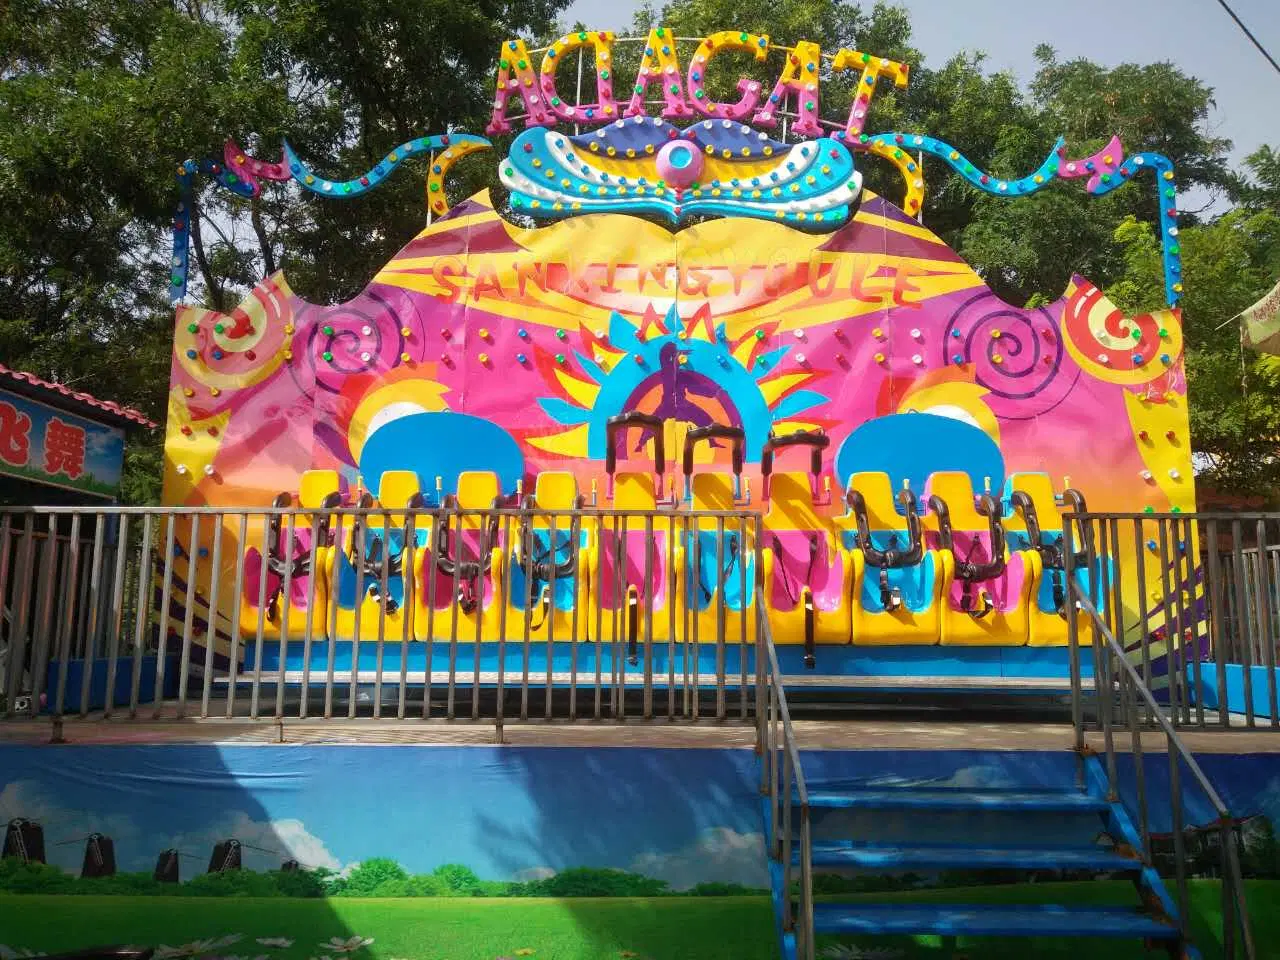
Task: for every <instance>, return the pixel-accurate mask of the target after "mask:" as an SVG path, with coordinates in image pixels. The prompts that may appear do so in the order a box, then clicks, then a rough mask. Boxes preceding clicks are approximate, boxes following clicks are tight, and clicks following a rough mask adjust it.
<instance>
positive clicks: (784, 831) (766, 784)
mask: <svg viewBox="0 0 1280 960" xmlns="http://www.w3.org/2000/svg"><path fill="white" fill-rule="evenodd" d="M756 569H757V570H759V569H760V567H759V564H757V566H756ZM757 595H761V594H760V593H759V589H758V591H757ZM757 622H758V624H759V629H758V631H757V634H756V665H757V669H756V696H757V699H756V748H757V750H758V752H759V753H760V770H761V772H760V792H761V793H762V794H764V795H766V796H767V797H768V800H769V820H768V823H766V824H765V829H766V831H767V832H768V835H767V836H766V838H765V839H766V842H767V843H768V844H769V856H770V857H772V858H773V859H775V860H777V861H778V863H779V864H780V866H781V869H782V929H783V933H784V935H785V934H786V933H788V932H793V933H794V936H795V943H796V953H795V956H796V960H814V955H815V954H814V951H815V945H814V942H813V941H814V932H813V837H812V833H811V829H810V815H809V790H808V787H807V786H806V785H805V781H804V770H803V768H802V767H801V765H800V748H799V746H798V745H797V743H796V733H795V728H794V727H793V726H792V724H791V711H790V710H789V709H788V707H787V696H786V691H785V689H784V687H783V682H782V668H781V667H780V666H779V665H778V652H777V650H776V649H775V648H774V645H773V633H772V631H771V630H770V628H769V618H768V617H765V616H759V617H757ZM762 703H763V704H764V708H763V709H761V704H762ZM779 760H781V763H779ZM796 818H798V820H799V831H798V832H799V837H800V856H799V874H800V875H799V878H798V880H799V900H800V906H799V911H798V914H793V911H792V907H791V885H792V883H793V881H795V880H796V879H797V878H796V877H795V867H793V866H792V863H791V859H792V857H791V853H792V845H793V843H794V836H795V834H796V832H797V831H796V829H795V820H796Z"/></svg>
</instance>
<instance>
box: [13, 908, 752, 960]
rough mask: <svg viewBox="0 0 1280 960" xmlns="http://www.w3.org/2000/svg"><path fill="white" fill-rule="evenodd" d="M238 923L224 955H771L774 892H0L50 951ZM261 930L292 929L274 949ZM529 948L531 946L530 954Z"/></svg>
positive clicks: (197, 932)
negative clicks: (347, 951) (348, 950)
mask: <svg viewBox="0 0 1280 960" xmlns="http://www.w3.org/2000/svg"><path fill="white" fill-rule="evenodd" d="M235 933H238V934H243V938H242V939H241V940H240V941H239V942H238V943H235V944H231V945H228V946H225V947H222V948H221V949H219V950H218V951H217V952H218V953H219V954H220V955H233V956H241V957H255V956H259V955H263V954H265V955H267V956H268V957H270V958H271V960H309V958H311V957H319V956H325V955H328V956H331V957H333V958H334V960H340V958H339V955H338V954H337V953H335V951H333V950H331V949H325V948H324V947H323V946H322V944H323V943H325V942H327V941H328V940H329V939H330V938H331V937H342V938H348V937H352V936H357V935H358V936H361V937H372V938H373V943H372V944H371V945H370V946H368V947H366V948H363V949H361V950H358V951H356V952H355V953H353V954H351V955H350V960H494V958H497V957H510V958H513V960H514V958H516V957H525V956H527V957H531V958H533V960H624V958H628V957H634V958H637V960H774V958H775V957H776V955H777V942H776V937H775V935H774V926H773V912H772V909H771V908H770V905H769V900H768V898H767V897H724V898H720V897H662V898H655V899H643V898H634V899H633V898H613V897H609V898H603V897H602V898H592V899H577V900H551V899H545V900H544V899H513V898H493V899H465V898H457V899H455V898H444V897H420V898H413V899H403V900H380V899H369V900H364V899H356V898H347V897H344V898H335V899H332V900H292V899H283V898H272V899H252V898H236V897H228V898H222V897H217V898H212V897H210V898H206V897H181V898H179V897H121V896H110V897H95V896H41V895H35V896H0V943H4V944H6V945H8V946H9V947H11V948H26V949H39V950H40V951H43V952H50V953H51V952H54V951H62V950H70V949H75V948H82V947H86V946H89V945H97V944H118V943H134V944H147V945H154V944H161V943H163V944H167V945H169V946H178V945H180V944H185V943H189V942H191V941H193V940H198V939H207V938H214V937H222V936H226V935H227V934H235ZM258 937H288V938H290V939H293V940H295V943H294V944H293V946H292V947H290V948H288V949H283V950H276V949H269V948H267V947H263V946H260V945H259V944H257V943H256V942H255V940H256V938H258ZM523 951H531V952H529V953H524V952H523Z"/></svg>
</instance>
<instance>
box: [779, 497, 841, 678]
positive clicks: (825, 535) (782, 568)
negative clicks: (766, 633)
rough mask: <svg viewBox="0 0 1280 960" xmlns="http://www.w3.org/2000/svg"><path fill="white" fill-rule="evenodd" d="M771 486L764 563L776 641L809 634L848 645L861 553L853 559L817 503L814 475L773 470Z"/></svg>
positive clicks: (816, 641)
mask: <svg viewBox="0 0 1280 960" xmlns="http://www.w3.org/2000/svg"><path fill="white" fill-rule="evenodd" d="M768 489H769V497H768V501H767V503H768V507H767V510H766V512H765V514H764V533H763V536H764V543H763V549H762V560H761V562H762V564H763V574H764V597H763V601H764V604H765V610H766V612H767V615H768V617H769V625H770V627H771V628H772V629H771V632H772V634H773V640H774V643H778V644H784V643H805V641H806V637H807V636H809V635H811V636H812V640H813V643H814V644H832V643H841V644H843V643H848V642H849V640H850V624H851V620H850V600H851V597H852V590H853V583H854V579H855V571H854V567H855V563H860V562H861V559H862V557H861V554H860V553H859V554H857V556H856V560H855V555H854V553H853V552H851V551H850V550H848V549H846V548H845V546H844V544H843V542H842V541H841V537H840V534H839V531H838V530H837V529H836V526H835V524H834V523H833V522H832V519H831V517H830V515H829V514H828V513H827V512H826V511H824V510H821V509H820V508H819V507H818V505H817V504H816V503H815V502H814V497H813V487H812V485H811V482H810V474H807V473H803V472H788V473H777V474H773V475H772V476H771V477H770V481H769V486H768ZM806 621H809V623H810V625H811V629H807V624H806ZM815 666H816V663H815Z"/></svg>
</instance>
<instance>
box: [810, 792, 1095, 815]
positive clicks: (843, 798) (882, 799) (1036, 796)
mask: <svg viewBox="0 0 1280 960" xmlns="http://www.w3.org/2000/svg"><path fill="white" fill-rule="evenodd" d="M809 806H811V807H827V808H832V809H862V810H993V811H1009V810H1021V811H1028V810H1034V811H1041V812H1045V813H1085V812H1098V813H1100V812H1102V811H1104V810H1106V809H1107V801H1106V800H1103V799H1101V798H1099V797H1091V796H1089V795H1088V794H1085V793H1077V792H1075V791H1048V790H1041V791H1035V790H1022V791H1019V790H956V789H941V790H914V789H907V788H901V787H897V788H890V789H883V790H875V789H870V790H822V789H818V790H810V791H809Z"/></svg>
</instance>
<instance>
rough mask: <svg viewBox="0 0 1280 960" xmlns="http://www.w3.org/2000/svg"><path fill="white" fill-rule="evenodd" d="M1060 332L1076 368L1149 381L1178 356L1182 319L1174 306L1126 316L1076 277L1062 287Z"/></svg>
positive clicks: (1119, 380) (1128, 382)
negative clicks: (1064, 291)
mask: <svg viewBox="0 0 1280 960" xmlns="http://www.w3.org/2000/svg"><path fill="white" fill-rule="evenodd" d="M1062 332H1063V340H1064V341H1065V343H1066V346H1067V351H1068V352H1069V353H1070V354H1071V356H1072V358H1073V359H1074V360H1075V361H1076V363H1078V364H1079V365H1080V368H1081V369H1082V370H1084V372H1085V373H1087V374H1089V376H1091V377H1093V378H1094V379H1096V380H1102V381H1104V382H1106V383H1115V384H1120V385H1122V386H1137V385H1138V384H1143V383H1149V382H1150V381H1152V380H1155V379H1156V378H1157V377H1159V376H1161V375H1162V374H1163V373H1165V372H1166V371H1167V370H1168V369H1169V368H1170V367H1172V366H1173V365H1174V364H1175V363H1177V361H1178V359H1179V357H1180V356H1181V355H1182V324H1181V322H1180V319H1179V316H1178V312H1177V311H1176V310H1159V311H1157V312H1155V313H1142V314H1138V315H1136V316H1133V317H1126V316H1125V315H1124V314H1123V313H1122V312H1121V311H1120V310H1119V309H1118V308H1117V307H1116V305H1115V304H1114V303H1112V302H1111V301H1110V300H1108V299H1107V297H1106V295H1104V294H1103V292H1102V291H1101V290H1099V289H1098V288H1097V287H1095V286H1094V285H1093V284H1091V283H1089V282H1088V281H1085V280H1080V279H1078V278H1077V279H1075V280H1073V281H1072V282H1071V285H1070V286H1069V287H1067V303H1066V306H1065V307H1064V308H1063V311H1062Z"/></svg>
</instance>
